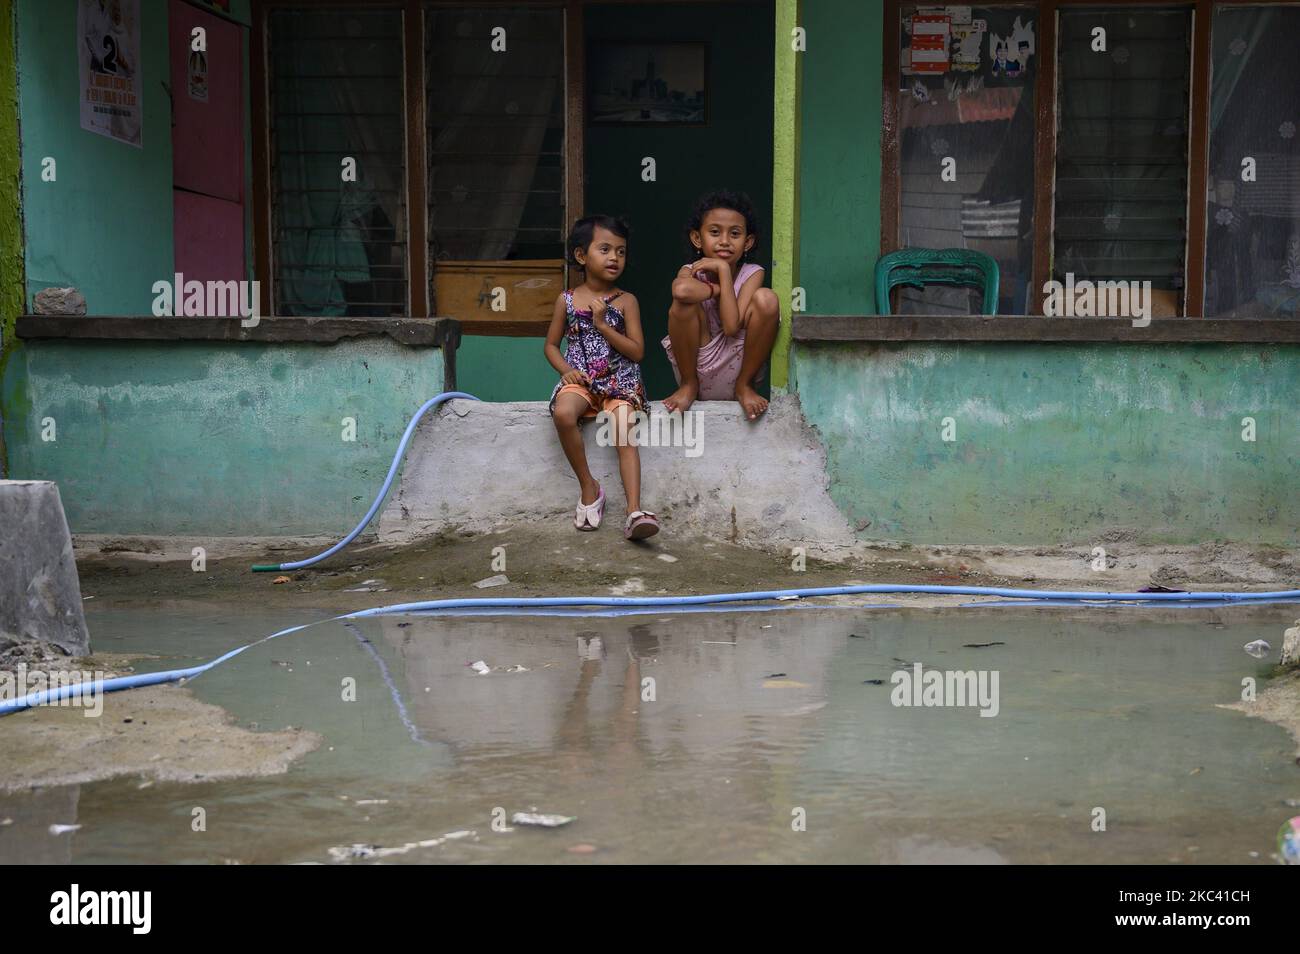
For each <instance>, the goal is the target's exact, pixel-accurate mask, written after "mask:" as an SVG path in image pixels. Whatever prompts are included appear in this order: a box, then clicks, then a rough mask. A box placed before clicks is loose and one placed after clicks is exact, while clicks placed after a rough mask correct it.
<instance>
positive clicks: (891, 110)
mask: <svg viewBox="0 0 1300 954" xmlns="http://www.w3.org/2000/svg"><path fill="white" fill-rule="evenodd" d="M905 2H915V0H885V14H884V16H885V21H884V22H885V28H884V30H883V31H882V33H883V35H884V41H883V42H884V44H885V46H884V56H883V57H882V59H883V68H884V86H883V89H882V94H883V103H882V106H881V129H882V133H881V137H880V153H881V155H880V159H881V175H880V254H881V255H882V256H883V255H886V254H888V253H889V252H892V251H895V250H897V249H898V248H899V241H898V228H899V223H900V218H901V216H900V205H901V199H902V195H901V188H902V176H901V175H900V173H899V146H900V130H899V105H898V102H899V90H898V85H899V84H898V70H899V43H900V38H901V34H900V31H901V29H902V21H901V19H900V17H901V11H902V7H903V4H904V3H905ZM940 2H943V0H936V5H938V4H939V3H940ZM980 5H982V6H1015V5H1019V6H1035V7H1037V9H1038V34H1037V40H1036V42H1037V45H1038V51H1039V52H1038V65H1037V70H1038V72H1037V82H1036V84H1035V87H1034V244H1033V247H1034V267H1033V276H1032V278H1031V292H1032V289H1035V288H1036V289H1040V290H1041V289H1042V288H1043V287H1044V286H1045V285H1046V284H1047V282H1048V280H1049V279H1050V277H1051V257H1052V226H1053V224H1054V222H1053V215H1054V210H1055V202H1054V201H1053V200H1054V193H1055V188H1056V58H1057V44H1056V28H1057V16H1058V14H1059V13H1060V10H1061V8H1062V7H1086V6H1097V7H1124V6H1150V7H1151V8H1152V9H1158V8H1160V7H1167V8H1168V7H1175V8H1190V9H1191V11H1192V49H1191V62H1190V63H1189V69H1190V77H1191V95H1190V106H1189V110H1190V115H1189V117H1188V127H1187V206H1186V209H1187V211H1186V220H1187V244H1186V247H1185V250H1184V270H1183V274H1184V276H1185V280H1184V283H1183V314H1182V317H1195V318H1202V317H1204V309H1205V255H1206V229H1207V218H1208V216H1209V209H1208V203H1207V202H1206V184H1207V182H1208V176H1209V170H1208V165H1209V150H1210V129H1209V123H1210V69H1211V66H1212V63H1211V49H1210V39H1211V26H1212V23H1213V19H1214V8H1215V7H1216V6H1292V7H1294V6H1300V3H1297V2H1295V0H1272V2H1269V0H1263V2H1261V0H1182V2H1179V0H1129V2H1128V3H1123V2H1117V0H985V2H984V3H983V4H980ZM1027 311H1028V313H1029V314H1031V315H1041V314H1042V313H1043V296H1042V294H1041V293H1039V294H1032V293H1031V294H1030V296H1029V308H1028V309H1027Z"/></svg>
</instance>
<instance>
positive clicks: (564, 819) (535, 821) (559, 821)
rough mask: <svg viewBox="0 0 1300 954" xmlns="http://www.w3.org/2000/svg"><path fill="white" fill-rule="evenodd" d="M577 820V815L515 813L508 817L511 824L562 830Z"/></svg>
mask: <svg viewBox="0 0 1300 954" xmlns="http://www.w3.org/2000/svg"><path fill="white" fill-rule="evenodd" d="M577 820H578V816H577V815H540V814H537V813H535V812H515V813H514V814H513V815H512V816H510V822H511V824H514V825H533V826H535V827H537V828H563V827H564V826H565V825H568V824H570V823H571V822H575V821H577Z"/></svg>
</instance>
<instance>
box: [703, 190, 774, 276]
mask: <svg viewBox="0 0 1300 954" xmlns="http://www.w3.org/2000/svg"><path fill="white" fill-rule="evenodd" d="M714 209H730V210H731V211H732V212H739V213H740V214H741V215H743V216H744V217H745V231H746V232H748V233H749V234H750V235H752V236H753V237H754V244H755V245H757V244H758V213H757V212H755V211H754V203H753V202H752V201H750V198H749V196H748V195H746V194H745V193H744V192H732V191H731V190H730V189H713V190H712V191H710V192H706V193H704V195H702V196H700V197H699V198H698V199H696V200H695V207H694V208H693V209H691V216H690V218H689V219H687V220H686V233H685V234H686V254H687V255H689V256H691V257H692V258H699V257H700V255H701V252H700V250H699V249H698V248H696V247H695V243H694V242H692V241H691V233H692V232H695V231H698V230H699V227H700V226H701V225H703V224H704V217H705V216H706V215H708V214H709V213H710V212H712V211H713V210H714ZM753 251H754V250H753V248H751V249H750V250H749V251H748V252H743V253H742V254H741V256H740V259H739V263H740V264H743V263H744V262H746V261H748V260H749V255H750V253H751V252H753Z"/></svg>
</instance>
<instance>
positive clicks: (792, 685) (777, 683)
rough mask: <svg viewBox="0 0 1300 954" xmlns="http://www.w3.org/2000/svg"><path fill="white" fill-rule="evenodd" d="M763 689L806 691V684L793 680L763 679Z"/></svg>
mask: <svg viewBox="0 0 1300 954" xmlns="http://www.w3.org/2000/svg"><path fill="white" fill-rule="evenodd" d="M763 688H764V689H807V688H808V683H806V682H799V681H798V680H795V679H764V680H763Z"/></svg>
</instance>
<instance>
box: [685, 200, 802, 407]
mask: <svg viewBox="0 0 1300 954" xmlns="http://www.w3.org/2000/svg"><path fill="white" fill-rule="evenodd" d="M686 230H687V238H688V240H689V243H690V247H691V249H692V250H693V252H694V255H695V261H693V262H691V263H690V264H688V265H683V266H682V267H681V270H680V271H678V273H677V277H676V278H675V279H674V280H673V303H672V306H671V307H670V308H669V309H668V337H666V338H664V339H663V346H664V350H666V351H667V352H668V360H669V362H671V363H672V366H673V373H674V374H675V375H676V376H677V383H678V385H679V386H678V388H677V390H676V391H674V392H673V393H672V394H670V395H669V396H668V397H667V398H665V399H664V407H665V408H667V409H668V410H669V411H685V410H687V409H688V408H689V407H690V406H691V404H692V402H694V401H695V400H697V399H699V400H704V401H724V400H728V399H734V400H736V401H737V402H739V403H740V406H741V408H742V410H743V411H744V414H745V416H746V417H747V418H748V419H749V420H751V421H754V420H757V419H758V418H759V416H760V415H761V414H762V413H763V412H764V411H766V410H767V401H766V400H764V399H763V397H762V395H760V394H759V393H758V392H757V391H755V390H754V382H755V381H756V380H759V379H760V376H761V374H762V370H763V364H764V363H765V362H766V361H767V359H768V357H769V356H770V355H771V353H772V346H773V345H774V344H775V343H776V332H777V326H778V325H779V323H780V320H781V308H780V304H779V303H778V301H777V297H776V293H775V292H774V291H772V289H770V288H765V287H764V286H763V269H762V267H761V266H759V265H755V264H754V263H752V262H749V261H747V259H748V257H749V255H750V253H751V252H752V251H753V248H754V243H755V241H757V239H758V220H757V216H756V215H755V213H754V206H753V203H752V202H750V200H749V196H747V195H745V194H744V193H743V192H740V193H736V192H727V191H719V192H710V193H708V194H706V195H704V196H702V197H701V198H700V200H699V201H698V202H697V203H696V204H695V210H694V212H692V214H691V218H690V221H689V222H688V223H687V226H686Z"/></svg>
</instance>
